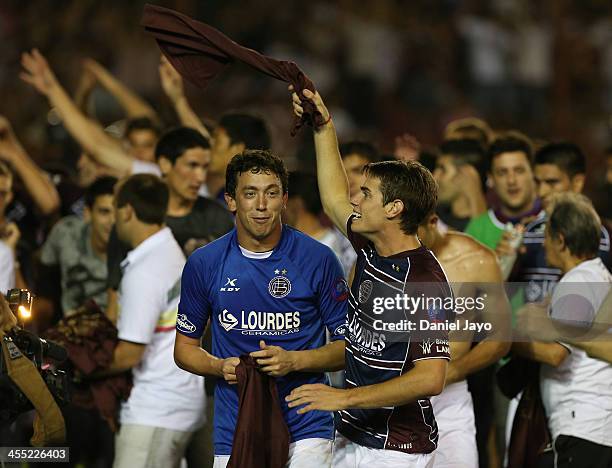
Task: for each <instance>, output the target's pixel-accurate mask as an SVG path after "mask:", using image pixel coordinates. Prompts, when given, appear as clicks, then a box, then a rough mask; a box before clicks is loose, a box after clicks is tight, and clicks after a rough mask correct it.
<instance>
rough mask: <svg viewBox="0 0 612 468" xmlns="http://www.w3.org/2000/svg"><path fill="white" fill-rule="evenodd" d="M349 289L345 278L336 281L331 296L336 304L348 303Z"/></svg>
mask: <svg viewBox="0 0 612 468" xmlns="http://www.w3.org/2000/svg"><path fill="white" fill-rule="evenodd" d="M348 294H349V289H348V284H347V282H346V280H345V279H344V278H338V279H337V280H336V281H334V285H333V286H332V289H331V296H332V298H333V299H334V301H336V302H342V301H346V299H347V298H348Z"/></svg>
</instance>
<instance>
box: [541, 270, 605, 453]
mask: <svg viewBox="0 0 612 468" xmlns="http://www.w3.org/2000/svg"><path fill="white" fill-rule="evenodd" d="M611 283H612V275H610V272H609V271H608V270H607V268H606V267H605V266H604V264H603V263H602V261H601V259H600V258H595V259H593V260H587V261H585V262H582V263H581V264H579V265H578V266H576V267H574V268H572V269H571V270H570V271H568V272H567V273H566V274H565V275H564V276H563V277H562V278H561V280H560V281H559V284H558V285H557V287H556V288H555V291H554V293H553V297H552V301H551V316H552V317H553V318H556V319H557V320H561V321H563V320H570V319H571V320H577V321H579V322H588V323H590V322H592V321H593V319H594V317H595V314H596V313H597V311H598V310H599V308H600V306H601V304H602V302H603V300H604V299H605V297H606V295H607V293H608V290H609V289H610V286H611ZM563 346H566V347H567V348H568V350H570V354H569V355H568V356H567V358H566V359H565V360H564V361H563V362H562V363H561V364H560V365H559V366H558V367H556V368H555V367H552V366H548V365H545V364H543V365H542V367H541V370H540V387H541V391H542V401H543V403H544V408H545V409H546V414H547V415H548V425H549V428H550V431H551V433H552V436H553V438H556V437H558V436H559V435H561V434H563V435H569V436H574V437H579V438H581V439H585V440H588V441H591V442H594V443H596V444H600V445H606V446H609V447H612V365H610V364H608V363H607V362H604V361H600V360H599V359H593V358H590V357H589V356H588V355H587V354H586V353H585V352H584V351H583V350H581V349H578V348H575V347H573V346H569V345H565V344H563Z"/></svg>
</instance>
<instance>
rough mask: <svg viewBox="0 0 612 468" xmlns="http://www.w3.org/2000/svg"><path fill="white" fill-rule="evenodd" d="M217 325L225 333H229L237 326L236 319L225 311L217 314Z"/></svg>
mask: <svg viewBox="0 0 612 468" xmlns="http://www.w3.org/2000/svg"><path fill="white" fill-rule="evenodd" d="M219 323H220V324H221V326H222V327H223V328H225V331H230V330H231V329H232V328H234V327H235V326H236V325H238V319H237V318H236V317H234V316H233V315H232V314H231V313H230V312H229V311H228V310H227V309H223V312H221V313H220V314H219Z"/></svg>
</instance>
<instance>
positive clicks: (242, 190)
mask: <svg viewBox="0 0 612 468" xmlns="http://www.w3.org/2000/svg"><path fill="white" fill-rule="evenodd" d="M226 201H227V205H228V207H229V209H230V211H232V212H235V213H236V227H237V228H238V229H239V230H242V231H243V232H246V233H247V234H248V236H249V237H251V238H253V239H255V240H257V241H258V242H261V241H263V240H265V239H266V238H268V237H269V236H270V235H272V234H274V233H275V232H277V230H278V229H280V227H281V213H282V211H283V208H284V207H285V205H286V203H287V195H286V194H283V187H282V183H281V181H280V178H279V177H278V176H277V175H276V174H273V173H271V172H268V173H266V172H259V173H253V172H251V171H248V172H243V173H242V174H239V175H238V184H237V186H236V198H232V197H230V196H229V195H226Z"/></svg>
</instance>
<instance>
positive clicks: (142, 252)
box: [117, 227, 206, 431]
mask: <svg viewBox="0 0 612 468" xmlns="http://www.w3.org/2000/svg"><path fill="white" fill-rule="evenodd" d="M184 265H185V257H184V255H183V252H182V251H181V248H180V247H179V245H178V244H177V242H176V240H175V239H174V236H173V235H172V232H171V231H170V229H169V228H167V227H166V228H164V229H162V230H161V231H159V232H157V233H156V234H154V235H152V236H151V237H149V238H148V239H146V240H145V241H144V242H142V243H141V244H140V245H138V246H137V247H136V248H135V249H134V250H132V251H130V252H129V253H128V255H127V257H126V259H125V260H124V262H123V263H122V267H124V273H123V278H122V280H121V285H120V287H119V320H118V322H117V329H118V331H119V339H121V340H125V341H130V342H134V343H141V344H145V345H146V349H145V352H144V354H143V357H142V361H141V362H140V364H139V365H138V366H136V367H135V368H133V369H132V374H133V377H134V379H133V380H134V386H133V388H132V392H131V394H130V397H129V399H128V400H127V402H124V403H123V404H122V406H121V423H122V424H140V425H145V426H154V427H161V428H164V429H172V430H176V431H194V430H196V429H197V428H198V427H200V426H201V425H202V424H203V422H204V407H205V405H206V394H205V393H204V378H203V377H200V376H197V375H194V374H191V373H189V372H186V371H184V370H182V369H179V368H178V367H177V365H176V364H175V362H174V340H175V326H176V316H177V311H178V303H179V294H180V284H181V283H180V281H181V274H182V271H183V266H184Z"/></svg>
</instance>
